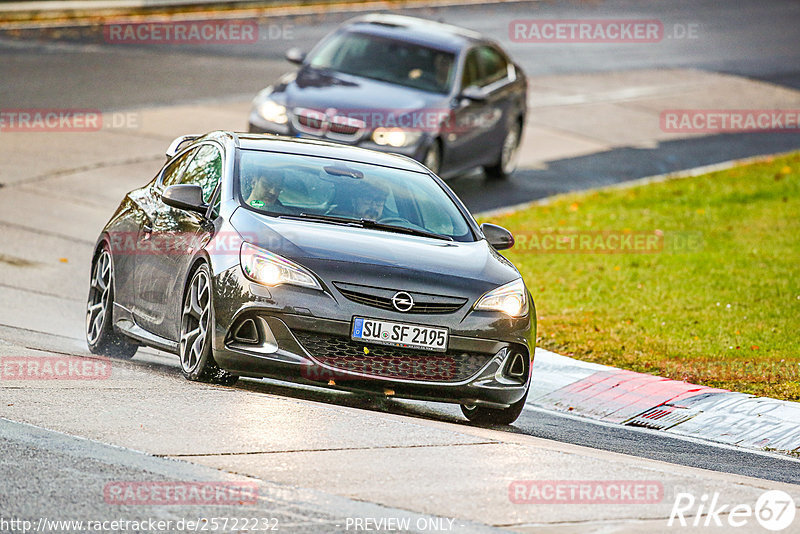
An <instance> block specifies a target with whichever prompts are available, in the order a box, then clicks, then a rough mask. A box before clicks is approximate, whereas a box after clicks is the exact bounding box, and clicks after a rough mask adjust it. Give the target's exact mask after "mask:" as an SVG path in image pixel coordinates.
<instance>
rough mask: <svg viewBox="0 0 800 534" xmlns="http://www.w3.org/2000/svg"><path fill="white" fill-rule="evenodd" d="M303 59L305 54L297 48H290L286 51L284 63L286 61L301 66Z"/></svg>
mask: <svg viewBox="0 0 800 534" xmlns="http://www.w3.org/2000/svg"><path fill="white" fill-rule="evenodd" d="M305 59H306V53H305V52H303V51H302V50H300V49H299V48H290V49H289V50H287V51H286V61H288V62H289V63H295V64H297V65H302V63H303V61H304V60H305Z"/></svg>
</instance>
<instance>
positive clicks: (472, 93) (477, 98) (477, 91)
mask: <svg viewBox="0 0 800 534" xmlns="http://www.w3.org/2000/svg"><path fill="white" fill-rule="evenodd" d="M461 98H466V99H467V100H472V101H473V102H483V101H485V100H486V91H484V90H483V89H481V88H480V87H478V86H477V85H470V86H469V87H466V88H464V89H463V90H462V91H461Z"/></svg>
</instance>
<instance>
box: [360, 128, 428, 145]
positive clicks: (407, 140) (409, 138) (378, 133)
mask: <svg viewBox="0 0 800 534" xmlns="http://www.w3.org/2000/svg"><path fill="white" fill-rule="evenodd" d="M421 136H422V132H409V131H406V130H401V129H400V128H375V131H374V132H372V140H373V141H375V144H377V145H382V146H385V145H389V146H392V147H395V148H399V147H402V146H410V145H413V144H416V142H417V141H419V138H420V137H421Z"/></svg>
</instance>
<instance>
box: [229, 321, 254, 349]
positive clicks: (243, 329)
mask: <svg viewBox="0 0 800 534" xmlns="http://www.w3.org/2000/svg"><path fill="white" fill-rule="evenodd" d="M233 339H234V340H235V341H238V342H239V343H252V344H256V343H258V328H256V322H255V321H253V319H250V318H248V319H245V320H244V321H242V322H241V324H240V325H239V328H237V329H236V332H235V333H234V334H233Z"/></svg>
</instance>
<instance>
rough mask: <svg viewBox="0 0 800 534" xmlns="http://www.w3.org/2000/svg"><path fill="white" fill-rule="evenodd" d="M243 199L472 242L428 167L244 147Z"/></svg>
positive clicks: (279, 211)
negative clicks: (410, 167) (401, 166)
mask: <svg viewBox="0 0 800 534" xmlns="http://www.w3.org/2000/svg"><path fill="white" fill-rule="evenodd" d="M241 154H242V155H241V158H240V162H239V173H238V174H239V179H238V181H237V183H238V191H239V195H240V199H241V202H242V203H243V204H245V205H247V206H249V207H250V208H251V209H255V210H257V211H260V212H263V213H266V214H268V215H273V216H280V215H288V216H299V215H301V214H305V215H322V216H334V217H341V218H346V219H353V220H355V221H360V220H361V219H370V220H375V221H377V222H383V223H385V224H391V225H394V226H400V227H405V228H408V229H411V230H421V231H425V232H428V233H434V234H438V235H442V236H446V237H449V238H452V239H454V240H457V241H473V240H474V236H473V235H472V231H471V230H470V227H469V224H468V223H467V221H466V219H465V218H464V215H463V214H462V213H461V211H460V210H459V209H458V207H457V206H456V205H455V204H454V202H453V201H452V200H451V199H450V197H449V196H448V195H447V193H445V191H444V190H443V189H442V188H441V186H439V184H438V183H437V182H436V181H435V180H434V179H433V178H432V177H431V176H430V175H429V174H428V173H426V172H414V171H405V170H400V169H392V168H388V167H383V166H378V165H370V164H366V163H361V162H351V161H341V160H334V159H329V158H324V157H316V156H301V155H294V154H279V153H273V152H261V151H255V150H242V153H241Z"/></svg>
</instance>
